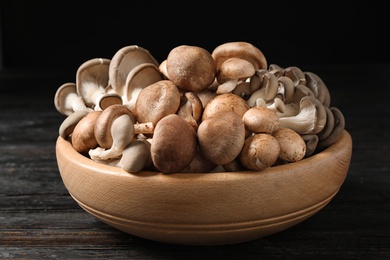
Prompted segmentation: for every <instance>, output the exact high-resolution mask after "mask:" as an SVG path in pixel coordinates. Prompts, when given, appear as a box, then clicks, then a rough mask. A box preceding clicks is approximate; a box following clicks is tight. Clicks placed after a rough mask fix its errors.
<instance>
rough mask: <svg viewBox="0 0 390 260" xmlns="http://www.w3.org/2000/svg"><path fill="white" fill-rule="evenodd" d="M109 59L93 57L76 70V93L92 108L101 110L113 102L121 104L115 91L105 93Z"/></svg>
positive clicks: (120, 99)
mask: <svg viewBox="0 0 390 260" xmlns="http://www.w3.org/2000/svg"><path fill="white" fill-rule="evenodd" d="M109 65H110V60H109V59H102V58H95V59H91V60H88V61H86V62H84V63H83V64H81V66H80V67H79V68H78V69H77V72H76V89H77V93H78V94H79V95H80V96H81V97H82V98H83V100H84V102H85V104H86V105H87V106H88V107H91V108H93V109H94V110H103V109H105V108H106V107H108V106H110V105H113V104H122V98H121V97H120V96H119V95H118V94H116V93H107V92H106V87H107V86H108V68H109Z"/></svg>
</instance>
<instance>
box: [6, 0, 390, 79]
mask: <svg viewBox="0 0 390 260" xmlns="http://www.w3.org/2000/svg"><path fill="white" fill-rule="evenodd" d="M0 18H1V29H2V31H1V33H2V34H1V38H2V45H1V47H2V56H3V59H2V67H3V71H14V70H19V69H20V70H26V71H31V70H35V71H39V72H43V73H45V72H49V71H61V72H64V73H68V74H69V75H72V74H73V73H75V72H76V70H77V68H78V66H79V65H81V63H83V62H84V61H86V60H88V59H91V58H96V57H104V58H111V57H112V56H113V55H114V54H115V52H116V51H117V50H119V49H120V48H122V47H124V46H127V45H133V44H135V45H139V46H142V47H144V48H146V49H148V50H149V51H150V52H151V53H152V55H153V56H155V58H156V59H157V60H158V61H160V62H161V61H162V60H163V59H165V58H166V56H167V54H168V53H169V51H170V50H171V49H172V48H174V47H176V46H178V45H181V44H188V45H197V46H200V47H204V48H205V49H207V50H209V51H210V52H211V51H212V50H213V49H214V48H215V47H216V46H217V45H219V44H222V43H225V42H228V41H247V42H250V43H252V44H254V45H256V46H257V47H258V48H259V49H261V50H262V51H263V53H264V54H265V56H266V58H267V60H268V63H269V64H271V63H273V64H278V65H280V66H283V67H287V66H292V65H294V66H299V67H301V68H305V66H313V65H329V64H330V65H331V64H352V63H370V62H389V61H390V55H389V52H388V51H387V48H388V43H387V42H386V41H385V39H386V38H388V36H387V34H388V29H387V25H388V22H387V18H386V9H385V8H384V7H382V6H381V5H380V4H378V3H376V2H375V1H364V2H362V3H357V2H355V1H338V2H332V1H331V2H330V1H322V2H320V1H283V0H279V1H257V2H256V1H253V2H249V1H234V2H227V1H224V2H223V1H208V2H201V1H182V2H178V3H173V2H172V1H103V2H102V1H42V0H38V1H22V0H12V1H10V0H1V1H0Z"/></svg>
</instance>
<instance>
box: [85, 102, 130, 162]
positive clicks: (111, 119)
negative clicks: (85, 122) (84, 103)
mask: <svg viewBox="0 0 390 260" xmlns="http://www.w3.org/2000/svg"><path fill="white" fill-rule="evenodd" d="M94 131H95V138H96V140H97V142H98V144H99V147H97V148H95V149H92V150H90V151H89V155H90V157H91V159H93V160H108V159H113V158H118V157H120V156H121V155H122V152H123V150H124V149H125V147H126V146H127V145H128V144H129V143H130V142H131V141H132V140H133V139H134V135H135V131H134V117H133V114H132V113H131V111H130V110H129V109H128V108H127V107H126V106H124V105H111V106H109V107H108V108H106V109H105V110H103V112H102V113H101V115H100V116H99V117H98V118H97V120H96V124H95V129H94Z"/></svg>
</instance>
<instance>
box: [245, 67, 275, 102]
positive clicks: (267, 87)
mask: <svg viewBox="0 0 390 260" xmlns="http://www.w3.org/2000/svg"><path fill="white" fill-rule="evenodd" d="M254 85H259V86H254ZM278 86H279V83H278V79H277V78H276V76H275V75H274V74H272V73H270V72H262V71H257V72H256V73H255V75H254V76H253V77H251V88H252V89H256V90H255V91H254V92H253V93H252V95H251V96H250V97H249V98H248V100H247V103H248V105H249V106H250V107H253V106H255V105H256V100H257V99H258V98H262V99H264V100H265V102H268V101H270V100H272V99H274V98H275V96H276V95H277V93H278Z"/></svg>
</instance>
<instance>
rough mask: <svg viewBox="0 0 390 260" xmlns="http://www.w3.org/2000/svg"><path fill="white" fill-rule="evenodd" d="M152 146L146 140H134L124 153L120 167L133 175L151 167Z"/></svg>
mask: <svg viewBox="0 0 390 260" xmlns="http://www.w3.org/2000/svg"><path fill="white" fill-rule="evenodd" d="M150 148H151V144H150V143H149V142H148V141H146V140H139V139H137V140H134V141H132V142H130V143H129V144H128V145H127V146H126V147H125V148H124V149H123V152H122V157H121V158H120V160H119V163H118V166H119V167H121V168H122V169H123V170H125V171H127V172H131V173H137V172H139V171H141V170H143V169H147V168H148V167H151V166H152V164H153V162H152V157H151V155H150Z"/></svg>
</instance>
